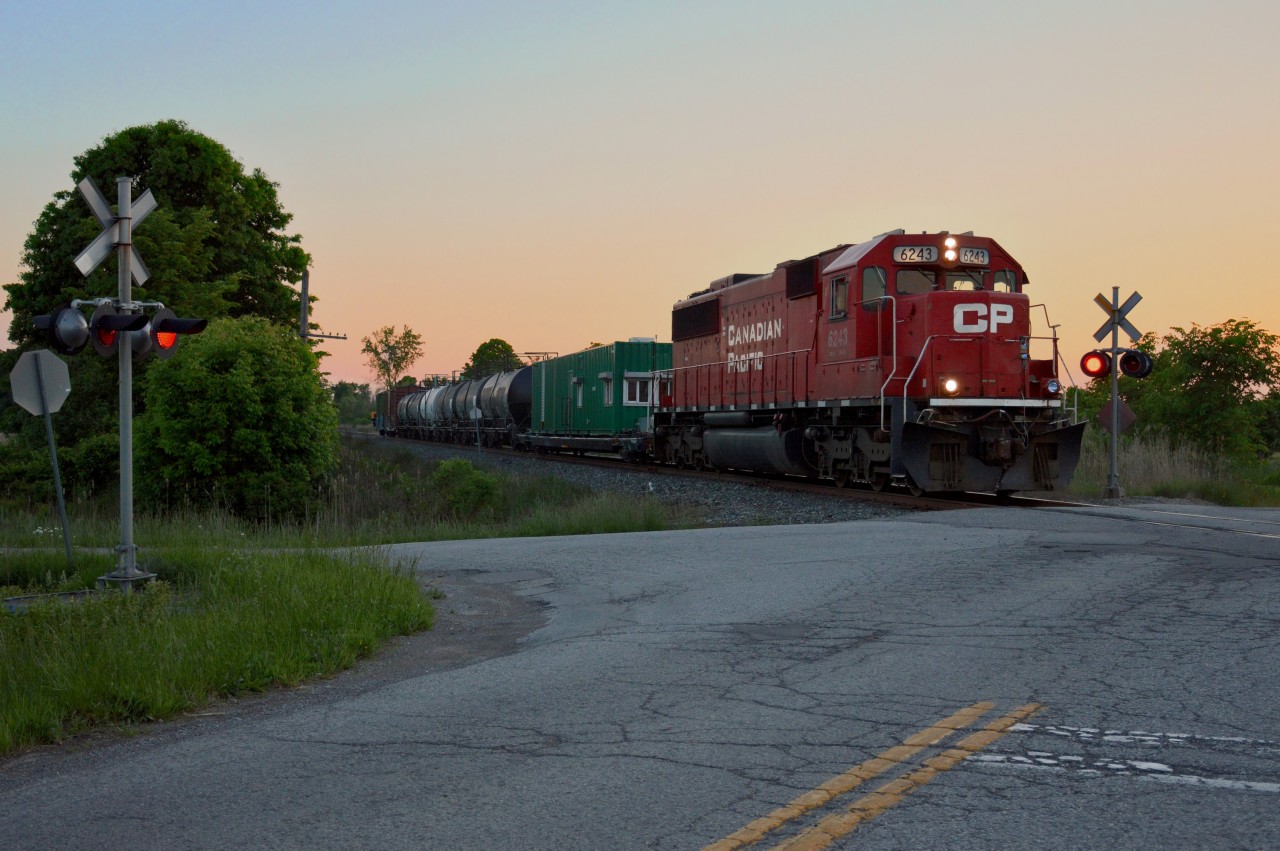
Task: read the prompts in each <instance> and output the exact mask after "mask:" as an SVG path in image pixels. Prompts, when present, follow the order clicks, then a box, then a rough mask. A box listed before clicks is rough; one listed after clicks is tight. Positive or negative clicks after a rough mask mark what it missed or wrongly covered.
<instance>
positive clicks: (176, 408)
mask: <svg viewBox="0 0 1280 851" xmlns="http://www.w3.org/2000/svg"><path fill="white" fill-rule="evenodd" d="M144 394H145V399H146V411H145V412H144V413H143V414H142V415H140V416H139V417H138V419H137V428H136V438H137V444H136V446H137V451H138V462H139V469H140V470H145V474H144V475H138V476H137V477H136V479H135V482H136V486H137V491H138V497H139V500H140V501H141V502H142V503H144V504H147V505H150V506H155V507H164V508H167V507H173V506H175V505H181V504H184V503H187V502H194V503H196V504H197V505H202V504H205V503H207V502H210V501H212V502H215V503H218V504H222V505H225V506H227V507H228V508H230V509H231V510H232V511H234V512H236V513H238V514H240V515H242V516H245V517H250V518H254V519H261V520H269V519H272V518H276V517H290V516H297V515H300V514H302V513H303V512H305V511H306V510H307V509H308V508H309V507H310V506H311V505H313V503H314V500H315V498H316V497H317V496H319V495H320V494H321V492H322V489H323V487H324V486H325V485H326V484H327V482H328V480H329V477H330V476H331V474H332V473H333V471H334V469H335V468H336V466H337V452H338V435H337V428H336V415H335V411H334V407H333V403H332V400H331V397H330V394H329V391H328V389H327V388H326V387H325V386H324V383H323V381H322V380H321V378H320V372H319V369H318V368H317V363H316V356H315V353H314V352H312V351H311V348H310V347H309V346H308V345H307V344H306V342H304V341H303V340H302V339H300V338H299V337H298V335H297V333H296V332H294V331H292V330H290V329H286V328H282V327H279V326H273V325H271V324H269V323H268V322H267V320H266V319H264V318H262V317H243V318H239V319H232V318H226V319H220V320H217V321H214V322H211V323H209V327H208V329H207V330H206V331H205V332H204V333H203V334H201V335H199V336H197V337H193V338H190V339H188V340H185V341H184V342H183V344H182V350H181V352H180V354H179V356H178V357H174V358H172V359H170V360H162V361H158V362H157V363H156V364H155V365H154V366H153V367H152V369H151V370H150V371H149V372H148V374H147V378H146V382H145V388H144Z"/></svg>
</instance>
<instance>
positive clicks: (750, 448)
mask: <svg viewBox="0 0 1280 851" xmlns="http://www.w3.org/2000/svg"><path fill="white" fill-rule="evenodd" d="M804 446H805V439H804V429H799V428H792V429H787V430H786V431H782V432H779V431H778V430H777V429H776V428H774V427H773V426H763V427H759V428H709V429H707V430H706V431H704V432H703V433H702V449H703V452H704V453H706V458H707V463H708V464H710V465H711V466H712V467H715V468H716V469H718V470H720V469H734V470H757V471H762V472H769V473H782V474H785V475H792V476H813V475H817V473H818V468H817V467H815V466H813V464H811V463H809V461H808V460H806V458H805V455H804Z"/></svg>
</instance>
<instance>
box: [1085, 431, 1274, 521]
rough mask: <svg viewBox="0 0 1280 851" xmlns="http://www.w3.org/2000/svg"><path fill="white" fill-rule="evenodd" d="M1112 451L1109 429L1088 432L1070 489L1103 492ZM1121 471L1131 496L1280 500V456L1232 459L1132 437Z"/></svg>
mask: <svg viewBox="0 0 1280 851" xmlns="http://www.w3.org/2000/svg"><path fill="white" fill-rule="evenodd" d="M1110 452H1111V450H1110V444H1109V438H1108V435H1107V434H1106V433H1105V432H1103V431H1101V430H1100V429H1091V430H1090V431H1089V432H1088V433H1086V435H1085V441H1084V444H1083V446H1082V447H1081V455H1080V466H1079V467H1077V468H1076V474H1075V477H1074V478H1073V479H1072V481H1071V485H1070V487H1069V488H1068V493H1070V494H1074V495H1076V496H1098V495H1100V494H1101V493H1102V491H1103V488H1105V487H1106V484H1107V478H1108V474H1109V472H1110V469H1111V455H1110ZM1117 472H1118V476H1119V479H1120V486H1121V488H1123V490H1124V492H1125V495H1126V496H1159V497H1169V498H1174V499H1198V500H1202V501H1204V502H1211V503H1214V504H1217V505H1229V506H1234V507H1276V506H1280V456H1273V457H1271V458H1269V459H1250V460H1232V459H1228V458H1225V457H1222V456H1212V455H1205V454H1204V453H1201V452H1197V451H1195V450H1193V449H1190V448H1187V447H1175V446H1170V445H1169V443H1168V442H1167V441H1164V440H1158V439H1157V440H1153V439H1144V438H1133V439H1125V440H1121V441H1120V445H1119V450H1118V452H1117Z"/></svg>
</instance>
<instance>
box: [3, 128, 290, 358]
mask: <svg viewBox="0 0 1280 851" xmlns="http://www.w3.org/2000/svg"><path fill="white" fill-rule="evenodd" d="M74 163H75V167H74V168H73V169H72V172H71V184H72V185H71V187H70V188H68V189H63V190H60V191H58V192H56V193H54V196H53V200H52V201H50V202H49V203H48V204H47V205H45V208H44V210H43V211H42V212H41V213H40V216H39V218H38V219H37V220H36V222H35V227H34V229H33V230H32V232H31V234H30V235H29V236H28V237H27V240H26V242H25V244H24V247H23V253H22V263H23V266H24V267H25V271H23V272H22V274H21V276H20V277H21V281H20V282H18V283H14V284H7V285H5V290H6V291H7V292H8V299H7V301H6V304H5V307H6V308H8V309H9V310H12V311H13V324H12V326H11V327H10V330H9V338H10V339H11V340H12V341H13V342H15V343H17V344H19V345H20V346H24V347H25V346H27V345H28V344H30V343H31V342H33V341H34V340H35V339H36V331H35V330H34V329H33V328H32V327H31V318H32V317H33V316H36V315H39V314H42V313H47V312H48V311H49V310H50V309H51V308H53V307H55V306H57V305H58V304H59V303H62V302H65V301H67V300H69V299H71V298H91V297H98V296H114V295H116V293H117V289H118V286H117V283H116V281H117V273H116V261H115V258H114V256H112V257H111V258H109V259H108V260H107V261H105V262H104V263H103V264H101V265H100V266H99V267H98V269H97V270H95V271H94V273H93V274H92V275H90V276H89V277H88V278H83V277H81V275H80V272H79V270H78V269H76V267H75V265H74V264H73V263H72V262H71V260H72V259H73V258H75V257H76V255H78V254H79V253H80V251H81V250H82V249H83V248H84V247H85V246H86V245H88V244H89V242H90V241H91V240H92V239H93V238H94V237H95V236H96V235H97V234H98V232H99V230H100V229H101V227H100V225H99V224H98V222H97V220H96V219H95V218H94V217H93V214H92V213H91V212H90V210H89V207H88V205H87V204H86V203H85V202H84V200H83V199H82V198H81V197H80V193H79V192H78V191H76V189H75V184H77V183H79V181H80V180H81V179H82V178H84V177H92V178H93V179H94V180H95V181H96V182H97V184H98V186H99V188H101V189H102V191H103V194H104V195H106V196H107V198H108V200H114V198H115V187H116V177H117V176H126V177H132V178H133V181H134V192H135V193H137V192H141V191H142V190H143V189H150V190H151V192H152V193H153V194H154V195H155V198H156V201H157V203H158V207H157V209H156V211H155V212H154V213H152V214H151V215H150V216H149V217H148V218H147V220H146V221H145V222H143V223H142V224H141V225H140V226H139V227H138V229H137V231H136V232H135V233H134V243H135V244H136V246H137V248H138V251H139V253H141V255H142V257H143V258H144V260H145V261H146V263H147V267H148V269H149V270H150V272H151V279H150V280H148V281H147V283H146V284H145V285H144V286H143V287H140V288H137V289H135V291H134V297H135V298H137V299H138V300H140V301H162V302H164V303H165V304H170V305H174V306H177V307H178V309H179V312H180V313H185V314H187V315H196V316H205V317H207V318H216V317H219V316H226V315H231V316H248V315H253V316H262V317H265V318H266V319H267V320H269V321H270V322H273V323H276V324H279V325H284V326H292V325H293V324H295V323H296V322H297V317H298V298H299V296H298V293H297V292H295V291H294V290H293V289H291V288H290V287H289V286H288V285H289V284H290V283H292V282H297V281H299V280H301V278H302V272H303V270H304V269H306V267H307V264H308V262H309V259H310V258H309V257H308V256H307V254H306V252H304V251H303V250H302V248H301V247H300V244H299V243H300V242H301V237H299V236H296V235H288V234H286V233H285V232H284V229H285V228H286V227H287V226H288V224H289V222H290V220H291V219H292V216H291V215H290V214H288V213H286V212H285V211H284V210H283V208H282V207H281V206H280V200H279V197H278V195H277V192H276V187H277V184H275V183H273V182H272V181H271V180H269V179H268V178H267V176H266V175H265V174H263V172H262V171H261V170H260V169H255V170H254V171H253V172H252V173H249V174H246V173H245V170H244V167H243V166H242V165H241V164H240V163H239V162H238V161H237V160H236V159H235V158H234V157H233V156H232V155H231V152H230V151H229V150H227V149H226V148H225V147H224V146H223V145H221V144H219V143H218V142H216V141H214V140H213V139H211V138H209V137H208V136H205V135H203V134H201V133H199V132H197V131H195V130H192V129H190V128H189V127H188V126H187V125H186V124H184V123H183V122H181V121H161V122H158V123H156V124H151V125H146V126H141V127H131V128H129V129H127V130H122V131H120V132H119V133H116V134H114V135H112V136H108V137H107V138H105V139H104V140H103V141H102V143H101V144H99V145H98V146H97V147H93V148H90V149H89V150H87V151H85V152H84V153H83V154H81V155H80V156H78V157H76V158H75V159H74Z"/></svg>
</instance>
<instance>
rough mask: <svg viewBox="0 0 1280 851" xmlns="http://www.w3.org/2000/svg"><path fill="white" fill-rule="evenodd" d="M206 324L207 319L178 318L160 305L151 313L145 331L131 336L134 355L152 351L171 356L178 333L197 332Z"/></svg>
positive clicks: (142, 355) (166, 356)
mask: <svg viewBox="0 0 1280 851" xmlns="http://www.w3.org/2000/svg"><path fill="white" fill-rule="evenodd" d="M208 324H209V320H208V319H180V318H178V316H177V314H175V313H174V312H173V311H172V310H170V309H169V308H167V307H162V308H160V309H159V310H157V311H156V312H155V313H154V314H152V316H151V321H150V322H149V323H147V327H146V331H147V333H145V334H138V335H137V336H136V337H134V338H133V354H134V357H138V358H142V357H146V356H147V355H149V354H153V353H154V354H155V355H156V356H158V357H161V358H166V359H167V358H171V357H173V355H174V353H175V352H177V351H178V335H180V334H199V333H200V332H201V331H203V330H204V329H205V327H206V326H207V325H208Z"/></svg>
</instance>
